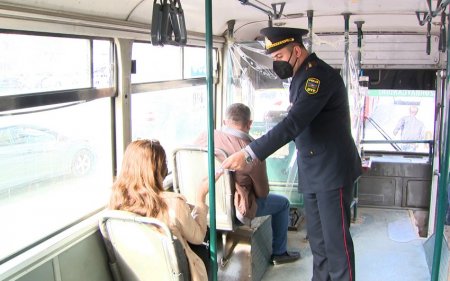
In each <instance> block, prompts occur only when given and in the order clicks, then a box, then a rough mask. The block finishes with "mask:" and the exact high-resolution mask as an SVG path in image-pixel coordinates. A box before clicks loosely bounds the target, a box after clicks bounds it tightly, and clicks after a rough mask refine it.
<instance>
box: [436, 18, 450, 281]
mask: <svg viewBox="0 0 450 281" xmlns="http://www.w3.org/2000/svg"><path fill="white" fill-rule="evenodd" d="M444 11H445V10H444ZM448 24H449V28H450V22H449V23H448ZM447 30H448V29H447ZM449 45H450V38H449V36H447V50H448V46H449ZM449 59H450V55H449V52H447V71H448V69H449V66H450V61H449ZM449 77H450V76H449V75H447V79H446V80H447V87H445V88H447V90H446V91H445V92H444V98H443V107H444V108H445V107H447V116H446V117H445V118H444V124H443V129H444V133H443V134H442V136H444V138H442V137H441V140H442V141H443V142H444V143H443V146H442V147H443V151H442V153H441V155H440V156H441V157H442V158H443V159H442V161H441V163H442V165H440V169H439V173H440V177H439V184H438V192H437V193H438V198H437V214H436V222H435V223H436V228H435V231H434V233H435V240H434V251H433V263H432V269H431V281H438V280H439V271H440V270H439V269H440V265H441V253H442V240H443V238H444V219H445V212H446V207H447V202H446V200H447V185H448V174H449V171H448V168H449V155H448V154H449V152H450V145H449V136H450V130H449V115H450V105H449V98H448V95H449V93H448V83H449Z"/></svg>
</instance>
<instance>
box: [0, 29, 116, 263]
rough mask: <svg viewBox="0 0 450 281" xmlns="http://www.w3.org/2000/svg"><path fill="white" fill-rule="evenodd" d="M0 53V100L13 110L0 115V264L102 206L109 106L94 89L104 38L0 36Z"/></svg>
mask: <svg viewBox="0 0 450 281" xmlns="http://www.w3.org/2000/svg"><path fill="white" fill-rule="evenodd" d="M30 46H33V47H32V48H31V47H30ZM0 52H1V53H2V56H1V57H0V85H1V86H0V98H3V99H5V100H6V101H8V104H13V105H14V107H16V108H13V107H10V108H8V109H4V107H3V109H2V110H5V111H2V110H0V170H1V171H2V172H1V173H0V222H1V226H0V227H1V229H2V231H1V232H0V249H2V250H1V251H0V261H4V260H7V259H9V258H10V257H13V256H14V255H16V254H19V253H21V252H22V251H24V250H26V249H28V248H30V247H32V246H33V245H35V244H36V243H38V242H39V241H43V240H44V239H45V238H46V237H50V236H51V235H53V234H54V233H57V232H58V231H60V230H61V229H63V228H66V227H68V226H69V225H71V224H73V223H75V222H77V221H79V220H81V219H82V218H84V217H86V216H87V215H89V214H91V213H93V212H94V211H96V210H99V209H100V208H103V207H104V206H105V204H106V202H107V199H108V196H109V188H110V186H111V183H112V171H113V169H112V154H111V151H112V143H111V136H112V132H111V115H112V112H111V100H110V98H107V97H104V96H105V95H104V93H102V94H101V95H99V96H96V94H97V92H96V90H95V88H97V87H98V88H100V87H101V88H110V87H111V86H112V84H113V77H114V76H113V73H112V69H114V64H113V59H112V58H113V56H112V54H113V53H112V44H111V41H109V40H92V39H87V38H65V37H50V36H39V35H25V34H21V35H17V34H0ZM91 69H92V70H93V72H94V73H92V71H91ZM81 88H82V89H81ZM49 91H51V92H49ZM104 92H107V93H108V94H109V95H110V96H113V90H112V89H109V90H107V91H104ZM19 94H26V95H19ZM102 96H103V98H99V97H102ZM77 97H78V98H77ZM25 98H26V99H25ZM15 99H17V102H16V100H15ZM24 99H25V101H26V102H20V101H24ZM77 99H78V100H77ZM6 110H7V111H6ZM0 263H1V262H0Z"/></svg>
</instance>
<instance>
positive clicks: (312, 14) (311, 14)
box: [306, 10, 314, 54]
mask: <svg viewBox="0 0 450 281" xmlns="http://www.w3.org/2000/svg"><path fill="white" fill-rule="evenodd" d="M306 15H307V16H308V41H309V42H308V43H309V46H308V53H310V54H311V52H312V44H313V38H312V27H313V16H314V11H313V10H308V11H306Z"/></svg>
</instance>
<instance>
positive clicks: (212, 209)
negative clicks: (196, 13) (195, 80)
mask: <svg viewBox="0 0 450 281" xmlns="http://www.w3.org/2000/svg"><path fill="white" fill-rule="evenodd" d="M211 2H212V0H205V25H206V28H205V30H206V87H207V91H208V96H207V100H208V116H207V117H208V167H209V169H208V179H209V243H210V244H209V246H210V248H209V250H210V253H211V260H210V263H211V277H212V280H213V281H217V235H216V192H215V190H216V184H215V183H216V181H215V176H214V174H215V167H214V116H213V113H214V110H213V105H214V103H213V99H214V96H213V94H214V91H213V90H214V89H213V68H212V51H213V48H212V3H211Z"/></svg>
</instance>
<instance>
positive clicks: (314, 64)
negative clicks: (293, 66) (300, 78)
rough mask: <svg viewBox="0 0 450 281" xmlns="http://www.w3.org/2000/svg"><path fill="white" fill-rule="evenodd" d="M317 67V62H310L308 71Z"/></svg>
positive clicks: (307, 67) (307, 66)
mask: <svg viewBox="0 0 450 281" xmlns="http://www.w3.org/2000/svg"><path fill="white" fill-rule="evenodd" d="M316 65H317V61H315V60H313V61H310V62H308V64H307V65H306V70H309V69H311V68H313V67H315V66H316Z"/></svg>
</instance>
